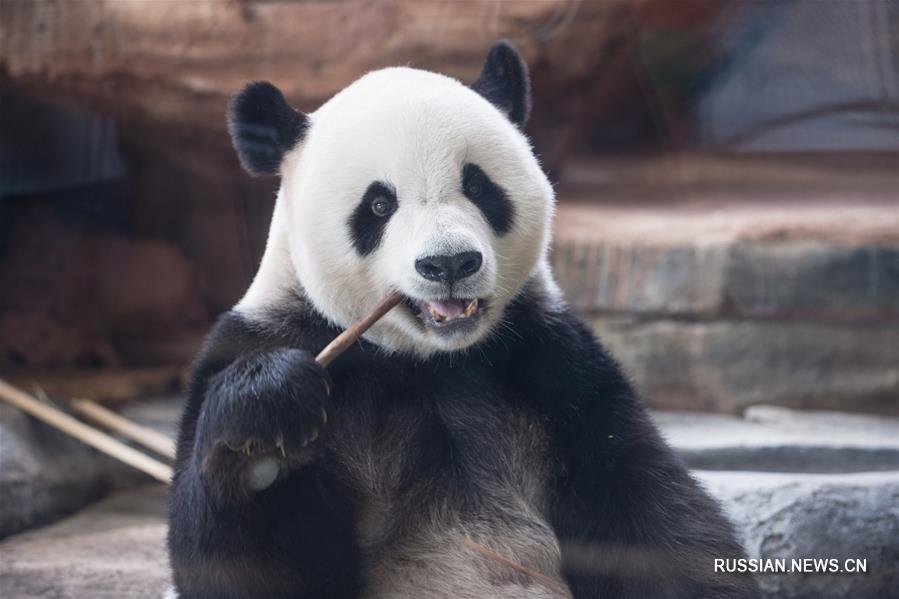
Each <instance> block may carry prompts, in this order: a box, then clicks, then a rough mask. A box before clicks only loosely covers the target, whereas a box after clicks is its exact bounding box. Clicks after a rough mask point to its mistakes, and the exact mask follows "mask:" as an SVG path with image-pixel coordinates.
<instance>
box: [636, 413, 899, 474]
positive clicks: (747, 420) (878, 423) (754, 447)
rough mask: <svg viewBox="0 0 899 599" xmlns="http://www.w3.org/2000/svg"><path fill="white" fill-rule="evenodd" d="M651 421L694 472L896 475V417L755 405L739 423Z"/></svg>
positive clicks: (715, 417)
mask: <svg viewBox="0 0 899 599" xmlns="http://www.w3.org/2000/svg"><path fill="white" fill-rule="evenodd" d="M653 420H654V421H655V422H656V424H657V425H658V426H659V427H660V428H661V430H662V432H663V435H664V437H665V439H666V440H667V441H668V443H670V444H671V445H672V446H673V447H674V448H675V449H676V450H677V452H678V454H679V455H680V456H681V457H683V458H684V460H685V461H686V463H687V465H689V466H690V467H691V468H695V469H699V470H752V471H767V472H803V473H851V472H866V471H887V470H890V471H899V419H896V418H883V417H873V416H863V415H859V414H846V413H839V412H829V411H823V410H815V411H811V410H809V411H801V412H800V411H796V410H790V409H786V408H782V407H779V406H765V405H759V406H753V407H751V408H749V409H747V410H746V412H745V414H744V416H743V417H742V418H739V417H735V416H727V415H723V414H710V413H698V412H662V411H656V412H653ZM700 431H701V433H700Z"/></svg>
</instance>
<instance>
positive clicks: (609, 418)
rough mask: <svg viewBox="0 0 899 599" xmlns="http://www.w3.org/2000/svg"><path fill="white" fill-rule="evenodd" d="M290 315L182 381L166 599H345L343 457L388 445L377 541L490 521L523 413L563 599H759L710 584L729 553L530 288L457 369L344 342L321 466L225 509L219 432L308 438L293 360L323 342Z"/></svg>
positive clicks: (723, 582) (350, 559) (317, 398)
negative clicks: (437, 517)
mask: <svg viewBox="0 0 899 599" xmlns="http://www.w3.org/2000/svg"><path fill="white" fill-rule="evenodd" d="M297 302H298V303H297V305H296V306H285V307H283V308H282V309H281V311H279V312H277V313H271V314H269V316H268V318H267V322H266V323H264V324H263V323H260V322H251V321H248V320H246V319H244V318H243V317H241V316H240V315H238V314H236V313H229V314H226V315H225V316H223V317H222V319H221V320H220V321H219V323H218V325H217V326H216V328H215V330H214V331H213V332H212V333H211V335H210V337H209V340H208V342H207V344H206V347H205V349H204V350H203V352H202V354H201V356H200V358H199V360H198V363H197V365H196V368H195V370H194V375H193V382H192V384H191V387H190V393H189V397H188V403H187V407H186V409H185V413H184V417H183V420H182V423H181V431H180V436H179V442H178V456H177V461H176V474H175V478H174V481H173V486H172V492H171V505H170V524H171V526H170V532H169V547H170V553H171V559H172V569H173V573H174V580H175V583H176V585H177V588H178V590H179V592H180V593H181V597H182V599H192V598H195V597H355V596H358V593H359V588H360V584H361V580H360V563H361V561H360V560H361V557H360V548H359V546H358V536H357V535H356V531H355V530H354V526H355V524H354V523H355V522H357V521H358V518H359V514H360V512H361V511H362V509H363V508H364V507H365V505H366V502H367V501H368V500H369V499H368V496H367V495H366V490H365V488H364V486H359V485H357V484H355V483H354V482H353V480H354V479H353V477H352V475H351V474H350V473H349V472H348V471H347V470H346V463H347V460H346V459H345V458H346V456H347V454H348V453H352V452H353V451H354V450H355V449H356V448H359V447H363V446H364V447H366V449H367V450H370V451H371V452H373V454H372V455H377V452H378V451H379V450H380V449H379V448H383V447H390V440H391V439H400V440H402V443H403V445H402V446H403V447H405V448H406V452H405V454H404V455H403V456H402V460H401V461H399V462H398V463H399V464H400V465H401V466H402V469H401V472H400V477H399V479H398V481H397V482H396V493H395V495H394V496H393V499H392V502H391V504H390V513H389V518H388V519H387V522H388V524H387V525H386V527H387V528H386V530H385V531H384V533H383V535H382V538H383V539H384V541H383V542H384V543H387V542H389V541H388V540H389V539H391V538H394V537H397V536H398V537H399V538H402V536H401V535H402V531H403V530H408V529H409V528H414V526H415V522H416V521H417V520H418V519H419V518H420V517H421V514H422V513H424V512H427V509H428V507H429V506H434V505H436V504H438V503H439V504H440V505H453V506H456V509H458V511H459V513H460V517H461V518H462V519H463V520H465V519H466V518H471V519H477V518H478V517H479V515H481V514H484V513H485V512H487V513H489V512H490V510H491V509H493V507H494V506H495V504H496V502H498V501H500V499H498V498H496V497H494V496H493V495H492V493H491V485H490V484H489V483H490V482H491V481H489V480H486V479H485V478H484V477H485V476H486V477H493V476H495V477H499V476H503V474H504V473H505V472H507V470H508V464H507V463H505V462H504V458H503V455H502V454H501V452H499V451H498V450H497V447H498V444H499V443H500V440H501V439H503V438H504V436H503V432H502V431H503V430H504V427H506V426H507V425H508V423H509V422H512V421H514V420H515V419H516V418H517V417H518V416H520V415H527V416H528V417H529V418H532V421H533V422H536V423H540V424H538V426H541V427H542V428H543V429H544V430H543V432H544V434H545V438H546V451H547V452H548V460H549V462H548V463H549V465H550V476H549V479H548V481H547V489H546V493H547V496H548V497H549V501H550V505H549V506H548V507H549V511H548V512H547V514H546V517H547V518H548V519H549V521H550V524H551V526H552V527H553V529H554V531H555V533H556V535H557V536H558V538H559V540H560V542H561V546H562V550H563V569H564V574H565V578H566V581H567V582H568V584H569V585H570V587H571V590H572V593H573V595H574V597H575V598H576V599H585V598H595V597H603V598H612V597H617V598H621V597H628V598H643V597H683V598H691V599H692V598H695V597H716V598H749V597H756V596H757V589H756V586H755V583H754V581H753V579H752V578H751V577H748V576H738V575H737V576H735V575H723V574H715V573H714V569H713V564H714V562H713V559H714V558H715V557H722V558H724V557H736V556H742V555H743V552H742V550H741V548H740V546H739V544H738V543H737V542H736V541H735V539H734V534H733V531H732V530H731V527H730V526H729V524H728V523H727V521H726V520H725V518H724V517H723V516H722V515H721V512H720V510H719V508H718V506H717V505H716V503H715V502H714V501H713V500H712V499H710V498H709V497H708V496H707V495H706V494H705V493H704V492H703V491H702V490H701V489H700V488H699V486H698V485H697V484H696V482H695V481H694V480H693V479H692V478H691V477H690V475H689V474H688V473H687V471H686V469H685V467H684V466H683V464H682V463H681V462H680V460H679V459H677V458H676V457H675V456H674V454H673V453H672V452H671V450H670V449H669V448H668V447H667V446H666V445H665V443H664V442H663V441H662V440H661V439H660V437H659V435H658V433H657V431H656V429H655V428H654V426H653V425H652V424H651V422H650V421H649V419H648V418H647V415H646V412H645V410H644V408H643V406H642V405H641V403H640V401H639V400H638V399H637V397H636V396H635V394H634V392H633V390H632V388H631V386H630V385H629V384H628V382H627V380H626V379H625V377H624V376H623V374H622V373H621V371H620V370H619V368H618V366H617V365H616V364H615V362H614V361H613V360H612V359H611V358H610V357H609V355H608V354H607V353H606V352H605V351H604V350H603V348H602V347H601V346H600V345H599V344H598V343H597V342H596V340H595V339H594V338H593V336H592V334H591V333H590V332H589V331H588V330H587V329H586V327H584V325H582V324H581V323H580V322H579V321H577V320H576V319H575V318H574V317H573V316H572V315H571V314H570V313H569V312H568V311H567V310H563V311H551V312H550V311H546V309H545V308H543V307H542V304H541V303H540V302H539V301H538V300H537V299H536V298H535V297H534V294H532V293H530V292H528V291H527V290H526V291H524V292H523V293H522V294H521V296H520V297H519V299H518V300H516V302H515V303H514V304H513V305H512V306H510V307H509V308H508V309H507V313H506V314H505V321H506V323H507V327H504V328H503V329H502V330H500V331H499V332H497V333H495V334H494V335H493V336H492V337H491V338H489V339H488V340H486V341H484V342H482V343H480V344H479V345H478V346H476V347H474V348H471V349H470V350H468V351H465V352H461V353H457V354H453V355H451V356H450V355H440V356H438V357H435V358H432V359H429V360H427V361H424V362H421V361H415V360H412V359H409V358H404V357H402V356H399V355H393V356H385V355H384V354H382V353H380V352H378V351H376V349H375V348H374V347H372V346H371V345H369V344H367V343H365V342H362V343H359V344H356V345H354V346H353V347H352V348H350V349H349V350H348V351H347V353H345V354H343V355H342V356H340V357H339V358H338V359H337V360H336V361H335V362H334V363H333V364H332V365H331V367H330V368H329V370H330V375H331V377H332V379H333V395H332V397H331V399H332V401H333V407H332V410H331V413H330V417H329V421H328V425H327V427H326V428H325V429H324V431H323V433H322V439H321V440H320V445H321V446H320V448H319V449H318V450H317V453H316V454H315V455H314V456H313V457H311V458H310V459H308V460H306V461H302V462H296V466H295V467H294V468H287V469H286V471H285V473H284V474H283V475H282V476H281V478H280V479H279V480H278V481H277V482H276V483H275V484H274V485H273V486H272V487H270V488H269V489H267V490H265V491H263V492H261V493H258V494H256V495H252V494H248V493H232V492H228V493H223V492H222V489H228V488H230V487H229V485H228V484H226V485H222V484H221V483H220V482H218V481H220V480H223V479H226V480H230V481H231V482H230V483H229V484H230V485H234V484H239V481H240V472H239V469H240V466H236V467H234V468H235V469H234V470H228V469H227V468H225V469H223V470H214V469H213V470H209V469H206V470H204V468H203V467H202V465H203V463H204V461H205V460H206V459H207V456H208V454H209V452H210V451H213V450H210V449H209V448H211V447H212V448H214V447H216V443H217V441H218V440H219V439H221V438H222V437H223V435H224V436H225V438H227V435H232V434H233V432H232V431H235V430H239V431H241V433H242V434H248V433H250V432H252V433H253V434H255V435H258V436H260V437H268V436H271V434H272V432H273V431H274V428H273V427H275V426H277V428H278V430H280V431H282V432H284V433H285V434H288V435H289V436H290V437H291V438H299V437H301V436H303V435H305V434H306V431H307V430H308V427H309V426H310V422H312V423H317V420H316V418H315V415H314V410H309V408H308V406H319V405H322V404H323V402H325V401H326V398H324V397H323V395H322V393H323V392H322V388H323V386H322V381H321V376H320V375H321V372H320V371H319V370H318V369H317V368H316V367H314V365H312V364H311V363H310V361H309V359H308V354H305V353H300V352H296V350H303V351H306V352H311V353H314V352H316V351H317V350H319V349H320V348H322V347H323V346H324V345H325V344H326V343H327V341H329V340H330V339H331V338H332V337H333V335H335V334H336V333H337V331H336V330H334V329H332V328H330V327H329V326H328V325H327V324H326V323H325V321H324V320H323V319H322V318H321V317H320V316H317V315H316V314H315V313H314V312H312V311H310V310H309V309H308V308H306V307H304V306H303V304H301V303H300V302H299V300H297ZM398 309H404V308H402V307H401V308H398ZM295 352H296V353H295ZM240 397H243V403H242V404H241V406H240V407H239V408H237V407H233V408H226V407H225V406H230V405H231V402H233V401H238V398H240ZM232 410H239V411H232ZM232 419H233V420H236V421H232ZM213 422H217V423H218V424H216V425H213V424H212V423H213ZM223 431H225V432H223ZM388 457H391V456H388ZM288 462H289V460H288ZM290 463H294V462H290ZM228 477H231V478H228ZM379 538H381V537H379ZM377 551H378V548H377V547H375V548H374V552H375V554H377ZM409 567H410V568H414V564H410V566H409Z"/></svg>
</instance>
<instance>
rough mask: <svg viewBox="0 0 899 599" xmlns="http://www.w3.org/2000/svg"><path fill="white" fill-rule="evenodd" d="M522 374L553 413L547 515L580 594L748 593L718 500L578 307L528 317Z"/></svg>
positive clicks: (730, 597) (753, 589) (526, 391)
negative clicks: (720, 563)
mask: <svg viewBox="0 0 899 599" xmlns="http://www.w3.org/2000/svg"><path fill="white" fill-rule="evenodd" d="M531 326H532V327H533V330H535V331H536V332H535V333H532V334H531V335H530V336H526V334H527V330H526V329H525V327H524V326H523V325H519V329H520V330H523V331H524V332H525V333H524V334H522V338H523V339H524V340H525V341H526V342H527V343H526V344H525V345H524V351H522V352H521V353H520V355H518V356H517V357H516V359H517V360H518V365H519V368H518V369H517V370H516V376H515V379H514V381H513V383H514V384H516V385H519V386H520V387H519V390H520V393H521V395H522V396H524V397H530V400H531V401H532V402H533V403H534V404H535V405H537V406H539V407H540V409H541V410H543V411H544V412H545V414H546V422H547V423H548V429H549V436H550V450H551V455H552V458H553V464H554V476H553V479H552V488H551V496H552V509H551V522H552V524H553V527H554V529H555V532H556V535H557V537H558V539H559V543H560V546H561V548H562V569H563V574H564V576H565V579H566V581H567V582H568V585H569V587H570V589H571V593H572V595H573V596H574V598H575V599H593V598H595V597H617V598H634V599H636V598H643V597H667V598H683V599H692V598H694V597H716V598H718V599H749V598H753V597H757V596H758V588H757V586H756V583H755V582H754V581H753V579H752V578H751V577H750V576H739V575H737V576H733V575H730V576H729V575H726V574H721V573H718V572H716V571H715V567H714V564H715V558H733V557H744V555H745V554H744V551H743V549H742V548H741V547H740V545H739V543H738V542H737V540H736V538H735V534H734V531H733V530H732V528H731V526H730V524H729V523H728V522H727V520H726V518H725V517H724V516H723V514H722V512H721V509H720V507H719V506H718V505H717V504H716V502H715V501H714V500H713V499H712V498H711V497H709V496H708V495H707V494H706V493H705V492H704V491H703V490H702V489H701V487H700V486H699V485H698V484H697V482H696V481H695V480H693V478H692V477H691V476H690V474H689V473H688V472H687V470H686V468H685V467H684V466H683V464H682V463H681V462H680V460H679V459H678V458H677V457H676V456H675V455H674V453H673V452H672V450H671V449H670V448H669V447H668V446H667V445H666V444H665V442H664V441H663V440H662V439H661V437H660V435H659V433H658V431H657V430H656V428H655V426H654V425H653V423H652V422H651V420H650V418H649V416H648V414H647V412H646V410H645V409H644V407H643V405H642V404H641V402H640V401H639V399H638V398H637V396H636V394H635V393H634V391H633V389H632V388H631V386H630V384H629V383H628V381H627V378H626V377H625V376H624V375H623V374H622V373H621V371H620V370H619V369H618V367H617V366H616V364H615V363H614V361H613V360H612V359H611V358H610V357H609V356H608V355H607V354H606V353H605V352H604V350H603V349H602V347H601V346H600V345H599V344H598V342H597V341H596V339H595V338H594V337H593V335H592V333H591V332H590V331H589V330H588V329H587V328H586V327H585V326H584V325H583V324H581V323H580V322H579V321H577V320H576V319H575V318H574V317H573V316H572V315H571V314H570V313H568V312H561V313H556V314H553V316H552V318H551V319H550V318H543V319H538V320H537V321H536V323H533V324H531Z"/></svg>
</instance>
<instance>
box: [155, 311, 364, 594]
mask: <svg viewBox="0 0 899 599" xmlns="http://www.w3.org/2000/svg"><path fill="white" fill-rule="evenodd" d="M294 324H296V325H297V326H295V327H289V328H285V329H284V330H285V331H289V333H285V334H280V335H279V334H275V333H272V332H269V331H271V330H272V329H268V328H264V327H260V326H258V325H257V324H256V323H253V322H251V321H249V320H247V319H246V318H245V317H242V316H240V315H239V314H237V313H234V312H231V313H228V314H226V315H224V316H223V317H222V318H221V319H220V320H219V322H218V324H217V325H216V327H215V328H214V329H213V331H212V332H211V333H210V335H209V337H208V339H207V342H206V344H205V346H204V349H203V350H202V351H201V353H200V356H199V357H198V359H197V361H196V364H195V367H194V371H193V379H192V381H191V384H190V388H189V392H188V398H187V404H186V406H185V410H184V414H183V416H182V422H181V430H180V433H179V438H178V453H177V458H176V463H175V475H174V478H173V481H172V489H171V492H170V495H169V539H168V540H169V553H170V556H171V562H172V563H171V565H172V572H173V578H174V582H175V586H176V588H177V590H178V593H179V598H180V599H188V598H199V597H217V598H218V597H322V596H333V597H353V596H355V594H356V589H357V572H358V568H357V556H356V548H355V542H354V533H353V531H352V529H351V524H350V523H351V522H352V518H351V517H350V514H351V512H352V510H353V506H352V494H351V493H350V492H349V491H348V490H346V489H343V488H341V485H340V483H339V482H338V481H337V480H335V478H334V477H333V476H331V475H330V474H329V472H330V470H331V469H330V468H328V467H327V465H326V464H324V463H322V459H310V461H309V462H308V463H305V464H303V465H302V467H300V468H296V469H291V470H289V471H282V473H281V475H280V476H279V479H278V481H277V482H276V483H275V484H273V485H271V486H270V487H268V488H265V489H264V490H261V491H258V492H251V490H247V489H246V488H245V486H244V485H245V482H246V476H245V471H241V466H242V465H245V464H246V463H249V462H250V461H251V458H250V457H249V456H244V455H243V454H242V453H240V452H231V451H230V450H229V449H228V448H227V447H222V444H221V443H217V439H216V437H218V436H222V435H225V434H227V433H228V432H229V431H231V432H232V433H233V431H238V432H240V433H241V434H244V435H250V436H253V437H257V438H258V439H257V440H258V441H264V440H265V439H264V437H272V436H274V431H278V432H283V433H284V434H285V435H286V436H288V438H290V435H294V437H296V435H298V434H300V432H301V431H293V430H291V429H292V428H299V427H302V426H304V424H303V422H304V421H303V419H302V416H303V414H306V413H307V412H308V410H307V408H309V407H310V406H315V410H316V411H315V412H314V414H313V415H317V413H318V412H317V410H318V407H317V404H315V403H313V402H314V401H319V400H320V399H321V397H320V396H321V394H322V393H323V391H322V383H321V379H320V377H319V374H320V373H319V371H318V367H317V366H316V365H315V364H314V362H311V360H312V358H311V356H312V353H311V352H312V351H315V350H317V349H318V348H319V347H320V346H321V345H323V342H322V340H321V339H323V338H326V337H327V336H328V333H327V332H324V331H318V330H316V328H315V327H314V326H313V327H310V328H306V329H305V330H304V327H303V326H302V324H303V323H294ZM302 350H306V351H302ZM310 398H311V399H310ZM239 406H245V409H242V408H239ZM255 406H258V407H259V409H258V410H256V411H254V407H255ZM304 410H307V412H304ZM294 418H299V420H294ZM269 441H271V439H269ZM268 449H269V450H270V449H271V448H268ZM287 449H288V450H290V449H291V448H290V447H289V446H288V448H287ZM276 455H278V454H276ZM303 455H305V454H303ZM288 456H289V454H288Z"/></svg>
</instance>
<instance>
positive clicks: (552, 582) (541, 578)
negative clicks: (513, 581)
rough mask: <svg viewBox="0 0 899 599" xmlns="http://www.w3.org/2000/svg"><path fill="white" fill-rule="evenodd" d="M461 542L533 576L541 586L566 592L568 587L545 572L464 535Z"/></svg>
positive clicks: (487, 556) (484, 555) (500, 562)
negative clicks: (524, 564) (505, 555)
mask: <svg viewBox="0 0 899 599" xmlns="http://www.w3.org/2000/svg"><path fill="white" fill-rule="evenodd" d="M462 544H463V545H465V546H466V547H468V548H469V549H473V550H474V551H476V552H477V553H480V554H481V555H482V556H483V557H486V558H487V559H489V560H492V561H494V562H496V563H498V564H502V565H504V566H506V567H507V568H511V569H512V570H515V571H517V572H520V573H522V574H525V575H527V576H530V577H531V578H533V579H534V580H536V581H537V582H539V583H540V584H542V585H543V586H545V587H547V588H550V589H552V590H554V591H560V592H563V593H566V594H567V593H568V589H567V588H566V587H565V585H563V584H562V583H561V582H560V581H558V580H556V579H555V578H553V577H552V576H547V575H546V574H543V573H542V572H537V571H536V570H531V569H530V568H527V567H525V566H522V565H521V564H519V563H518V562H516V561H513V560H511V559H509V558H507V557H504V556H502V555H500V554H499V553H496V552H495V551H492V550H490V549H487V548H486V547H484V546H483V545H481V544H480V543H477V542H475V541H472V540H471V539H469V538H468V537H465V538H463V539H462Z"/></svg>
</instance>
